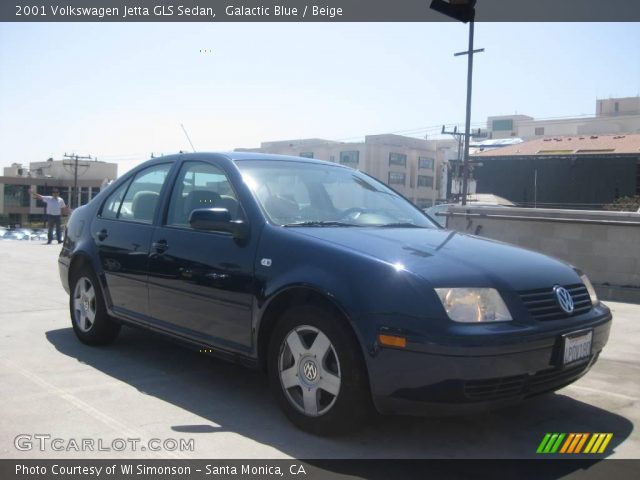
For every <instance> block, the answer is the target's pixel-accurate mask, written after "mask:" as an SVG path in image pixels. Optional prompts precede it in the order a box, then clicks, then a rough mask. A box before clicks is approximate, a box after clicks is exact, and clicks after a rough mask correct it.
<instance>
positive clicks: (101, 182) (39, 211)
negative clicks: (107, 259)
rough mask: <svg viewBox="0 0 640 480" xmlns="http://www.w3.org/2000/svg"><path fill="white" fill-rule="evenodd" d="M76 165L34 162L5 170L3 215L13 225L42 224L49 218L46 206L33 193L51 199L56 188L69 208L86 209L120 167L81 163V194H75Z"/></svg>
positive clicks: (0, 193)
mask: <svg viewBox="0 0 640 480" xmlns="http://www.w3.org/2000/svg"><path fill="white" fill-rule="evenodd" d="M75 170H76V169H75V162H74V161H73V160H53V159H51V160H47V161H45V162H32V163H31V164H30V165H29V167H28V168H27V167H24V166H23V165H21V164H19V163H13V164H12V165H11V166H9V167H5V168H4V176H2V177H0V215H3V216H5V217H7V218H6V220H5V221H8V223H9V224H11V225H16V224H19V225H24V224H27V223H31V222H38V221H41V220H42V219H43V216H44V214H45V209H44V203H42V202H40V201H38V200H36V199H34V198H33V197H32V196H31V195H30V194H29V189H31V190H32V191H33V192H37V193H39V194H41V195H51V191H52V190H53V189H54V188H57V189H58V190H60V196H61V197H62V198H63V199H64V201H65V202H66V203H67V205H71V206H73V207H75V206H79V205H84V204H86V203H88V202H89V200H91V199H92V198H93V197H95V196H96V195H97V194H98V193H99V192H100V190H101V189H102V188H104V186H105V185H107V184H108V182H109V181H111V180H114V179H115V178H116V177H117V176H118V164H116V163H108V162H101V161H97V160H90V161H87V160H80V161H78V169H77V178H78V180H77V190H76V191H75V193H74V188H73V187H74V182H75V180H74V179H75Z"/></svg>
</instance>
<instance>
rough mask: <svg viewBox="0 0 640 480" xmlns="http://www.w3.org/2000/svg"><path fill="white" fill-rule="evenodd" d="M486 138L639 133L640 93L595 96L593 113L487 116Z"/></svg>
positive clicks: (527, 138) (525, 138)
mask: <svg viewBox="0 0 640 480" xmlns="http://www.w3.org/2000/svg"><path fill="white" fill-rule="evenodd" d="M487 133H488V136H489V138H496V139H497V138H509V137H519V138H522V139H524V140H529V139H533V138H540V137H545V136H547V137H548V136H561V135H606V134H623V133H640V96H638V97H624V98H607V99H597V100H596V105H595V116H589V117H573V118H557V119H549V120H536V119H535V118H533V117H530V116H528V115H498V116H491V117H488V118H487Z"/></svg>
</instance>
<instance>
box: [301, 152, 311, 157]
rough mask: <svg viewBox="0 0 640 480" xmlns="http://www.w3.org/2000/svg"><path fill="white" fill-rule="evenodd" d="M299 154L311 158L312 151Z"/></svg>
mask: <svg viewBox="0 0 640 480" xmlns="http://www.w3.org/2000/svg"><path fill="white" fill-rule="evenodd" d="M300 156H301V157H304V158H313V152H300Z"/></svg>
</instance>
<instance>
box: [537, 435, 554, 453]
mask: <svg viewBox="0 0 640 480" xmlns="http://www.w3.org/2000/svg"><path fill="white" fill-rule="evenodd" d="M549 438H551V434H550V433H547V434H546V435H545V436H544V438H543V439H542V441H541V442H540V445H538V449H537V450H536V453H542V452H543V451H544V447H545V445H546V444H547V442H548V441H549Z"/></svg>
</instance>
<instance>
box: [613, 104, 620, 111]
mask: <svg viewBox="0 0 640 480" xmlns="http://www.w3.org/2000/svg"><path fill="white" fill-rule="evenodd" d="M613 111H614V112H616V113H618V112H619V111H620V104H619V103H618V102H615V103H614V104H613Z"/></svg>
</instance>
